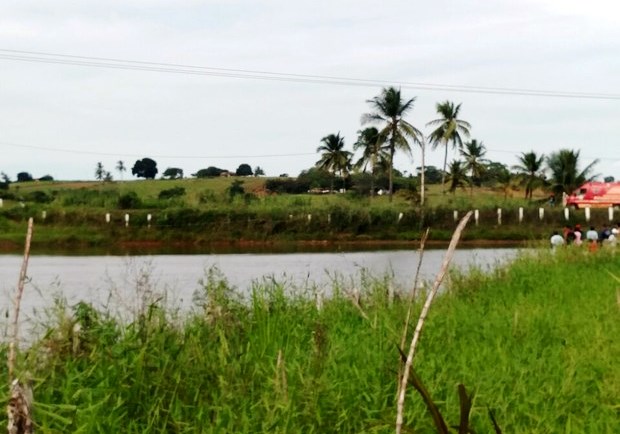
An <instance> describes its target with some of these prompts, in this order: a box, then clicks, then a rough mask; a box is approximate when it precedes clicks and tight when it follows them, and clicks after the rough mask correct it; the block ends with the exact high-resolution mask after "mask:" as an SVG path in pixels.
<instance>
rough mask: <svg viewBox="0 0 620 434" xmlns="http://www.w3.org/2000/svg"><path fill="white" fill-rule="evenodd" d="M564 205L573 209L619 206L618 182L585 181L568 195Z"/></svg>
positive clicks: (619, 187) (619, 192)
mask: <svg viewBox="0 0 620 434" xmlns="http://www.w3.org/2000/svg"><path fill="white" fill-rule="evenodd" d="M566 206H567V207H573V208H575V209H577V208H607V207H610V206H620V182H597V181H591V182H586V183H585V184H583V185H582V186H581V187H579V188H578V189H577V190H575V191H574V192H573V194H571V195H570V196H568V199H567V200H566Z"/></svg>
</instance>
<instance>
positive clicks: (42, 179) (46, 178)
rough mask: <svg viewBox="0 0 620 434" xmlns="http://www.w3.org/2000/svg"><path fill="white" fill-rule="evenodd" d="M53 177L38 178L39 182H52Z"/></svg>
mask: <svg viewBox="0 0 620 434" xmlns="http://www.w3.org/2000/svg"><path fill="white" fill-rule="evenodd" d="M53 180H54V177H53V176H52V175H43V176H42V177H40V178H39V181H53Z"/></svg>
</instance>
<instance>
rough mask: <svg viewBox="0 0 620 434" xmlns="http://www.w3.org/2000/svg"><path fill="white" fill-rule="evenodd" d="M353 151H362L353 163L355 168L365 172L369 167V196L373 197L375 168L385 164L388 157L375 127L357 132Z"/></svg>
mask: <svg viewBox="0 0 620 434" xmlns="http://www.w3.org/2000/svg"><path fill="white" fill-rule="evenodd" d="M353 149H354V150H358V149H361V150H362V156H361V157H360V159H359V160H357V162H356V163H355V166H356V167H357V168H361V169H362V170H363V171H366V167H367V166H368V165H370V196H371V197H372V196H374V195H375V176H376V170H377V166H378V165H380V164H381V162H387V161H388V159H389V155H388V153H387V152H386V149H385V148H384V147H383V146H382V143H381V137H380V136H379V130H378V129H376V128H375V127H368V128H365V129H363V130H360V131H358V132H357V141H356V142H355V143H354V144H353Z"/></svg>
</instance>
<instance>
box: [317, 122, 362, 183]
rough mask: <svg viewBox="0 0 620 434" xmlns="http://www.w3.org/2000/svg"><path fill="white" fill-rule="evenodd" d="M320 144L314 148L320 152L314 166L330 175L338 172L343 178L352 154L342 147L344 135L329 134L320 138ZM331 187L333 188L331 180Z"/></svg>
mask: <svg viewBox="0 0 620 434" xmlns="http://www.w3.org/2000/svg"><path fill="white" fill-rule="evenodd" d="M321 143H323V144H322V145H321V146H319V147H318V148H316V151H317V152H321V153H322V154H321V159H320V160H319V161H317V162H316V166H317V167H318V168H319V169H321V170H325V171H327V172H331V173H332V175H334V176H336V174H340V177H341V178H342V179H343V183H344V178H345V177H346V176H347V174H348V172H349V169H350V168H351V157H352V155H353V154H351V152H349V151H346V150H345V149H344V137H340V133H338V134H329V135H327V136H325V137H323V138H322V139H321ZM331 189H332V190H333V189H334V185H333V180H332V186H331Z"/></svg>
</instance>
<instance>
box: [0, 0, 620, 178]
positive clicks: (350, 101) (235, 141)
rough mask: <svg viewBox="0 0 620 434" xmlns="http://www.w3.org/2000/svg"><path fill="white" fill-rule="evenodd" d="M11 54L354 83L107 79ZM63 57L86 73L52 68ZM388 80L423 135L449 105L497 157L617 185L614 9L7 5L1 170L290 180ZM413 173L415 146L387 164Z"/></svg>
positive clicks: (389, 0)
mask: <svg viewBox="0 0 620 434" xmlns="http://www.w3.org/2000/svg"><path fill="white" fill-rule="evenodd" d="M9 50H18V51H27V52H38V53H55V54H62V55H72V56H85V57H97V58H110V59H124V60H131V61H140V62H154V63H168V64H182V65H190V66H197V67H207V68H222V69H230V70H243V71H263V72H273V73H281V74H299V75H313V76H329V77H343V78H348V79H360V80H363V82H357V83H356V82H355V81H353V80H331V82H330V83H326V82H322V83H314V82H312V80H306V79H304V80H300V81H289V80H282V79H281V78H282V77H284V76H280V79H278V80H266V79H265V78H267V77H270V78H272V77H274V76H268V75H265V74H258V76H259V78H247V77H245V78H238V77H224V76H218V75H210V74H204V72H205V71H208V70H205V69H196V68H194V69H192V71H194V72H200V74H188V73H184V72H180V71H181V70H180V68H179V67H166V68H163V67H161V66H154V65H149V64H131V65H130V66H129V68H127V67H123V68H121V69H119V68H106V67H102V65H101V63H104V62H107V63H108V64H109V63H110V61H101V60H100V61H94V60H92V59H90V60H89V59H81V60H80V59H76V58H69V57H57V56H48V55H44V54H37V55H33V54H27V53H17V52H15V51H9ZM17 58H22V60H17ZM24 58H28V59H29V60H31V61H24ZM72 59H73V60H72ZM32 60H36V61H32ZM41 60H45V62H41ZM69 60H71V61H75V60H79V61H81V62H89V63H91V64H95V65H96V66H76V65H68V64H63V63H59V62H64V63H67V61H69ZM49 61H52V62H53V63H49ZM125 65H128V64H125ZM136 65H142V69H143V70H137V69H136ZM116 66H118V65H116ZM154 68H160V69H162V68H163V69H167V70H169V71H170V70H172V72H158V71H153V69H154ZM183 71H187V68H185V69H183ZM210 71H211V72H213V70H210ZM221 72H222V71H220V73H221ZM232 75H247V74H242V73H240V72H232ZM253 75H255V76H256V75H257V74H253ZM286 77H288V78H291V77H292V76H286ZM315 81H316V80H315ZM318 81H325V80H318ZM334 81H341V82H342V83H334ZM414 83H417V84H423V85H430V84H439V85H449V86H456V88H455V89H454V90H449V91H448V90H432V89H429V88H428V87H429V86H414V85H413V84H414ZM390 84H393V85H396V86H399V85H400V86H401V88H402V93H403V95H404V96H405V97H406V98H412V97H416V102H415V107H414V109H413V110H412V111H411V113H410V116H409V117H408V118H407V120H408V121H409V122H411V123H412V124H414V125H415V126H417V127H418V128H419V129H421V130H422V131H424V132H425V133H428V132H429V131H430V130H429V129H428V128H426V127H425V125H426V123H427V122H429V121H430V120H433V119H436V118H437V117H438V116H437V115H436V112H435V105H436V103H437V102H440V101H445V100H450V101H454V102H455V103H462V108H461V117H462V118H463V119H464V120H467V121H469V122H470V123H471V124H472V127H473V128H472V138H475V139H477V140H479V141H482V142H483V143H484V145H485V146H486V148H487V151H488V152H487V158H489V159H491V160H493V161H500V162H502V163H505V164H508V165H513V164H516V162H517V161H516V156H517V155H518V154H519V153H521V152H528V151H530V150H535V151H536V152H539V153H545V154H549V153H550V152H553V151H557V150H559V149H561V148H569V149H578V150H580V151H581V156H582V158H583V164H584V166H585V164H588V163H590V162H591V161H592V160H593V159H595V158H599V159H600V163H599V164H598V165H597V166H596V172H597V173H600V174H602V175H612V176H615V178H616V179H620V146H619V143H618V134H617V129H618V127H620V121H619V120H618V119H619V118H620V3H617V2H613V1H611V0H610V1H605V0H591V1H588V2H584V1H578V0H516V1H515V0H493V1H490V0H486V1H482V0H479V1H473V0H464V1H456V0H455V1H445V0H436V1H433V2H430V1H428V2H419V1H417V2H416V1H404V0H403V1H393V0H383V1H366V0H355V1H350V0H330V1H323V0H314V1H306V0H294V1H290V0H289V1H285V0H265V1H250V0H246V1H241V0H205V1H198V0H195V1H192V0H174V1H164V0H107V1H105V2H101V1H97V2H94V1H84V0H82V1H79V2H76V1H65V0H56V1H53V2H52V1H45V2H42V1H40V0H37V1H34V0H19V1H12V0H5V1H3V2H2V3H0V151H1V153H2V154H1V155H2V158H0V171H4V172H6V173H7V174H8V175H9V176H10V177H11V178H12V179H13V180H14V179H15V176H16V174H17V172H20V171H27V172H30V173H31V174H32V175H33V176H34V177H41V176H43V175H46V174H50V175H52V176H54V177H55V178H56V179H94V172H95V166H96V164H97V162H99V161H100V162H102V163H103V165H104V167H105V168H106V169H107V170H109V171H111V172H112V174H113V176H114V177H115V178H118V177H119V174H118V173H117V172H116V171H115V169H114V167H115V166H116V162H117V161H118V160H123V161H124V162H125V164H126V166H128V167H129V168H131V166H132V165H133V163H134V162H135V160H136V159H137V158H141V157H151V158H153V159H155V160H156V161H157V163H158V167H159V171H160V174H161V173H162V172H163V171H164V170H165V169H166V168H167V167H180V168H182V169H183V170H184V171H185V174H186V175H189V174H191V173H194V172H195V171H197V170H198V169H200V168H204V167H207V166H218V167H221V168H225V169H231V170H234V169H235V168H236V167H237V166H238V165H239V164H241V163H249V164H250V165H251V166H252V167H255V166H257V165H259V166H261V167H262V168H263V169H264V170H265V171H266V173H267V175H272V176H273V175H278V174H280V173H284V172H286V173H289V174H291V175H297V174H298V173H299V171H300V170H302V169H305V168H308V167H310V166H312V165H313V164H314V163H315V162H316V161H317V160H318V158H319V156H318V155H317V154H316V153H315V151H316V148H317V146H319V144H320V140H321V138H322V137H324V136H326V135H328V134H330V133H337V132H340V133H341V135H343V136H344V137H345V143H346V144H347V146H348V147H349V148H351V147H352V145H353V143H354V142H355V140H356V136H357V131H358V130H360V129H361V128H362V125H361V124H360V117H361V115H362V114H363V113H366V112H368V111H369V109H370V107H369V105H368V103H367V100H369V99H371V98H372V97H374V96H376V95H378V94H379V93H380V92H381V88H382V86H387V85H390ZM467 86H473V87H482V88H509V89H529V90H542V91H549V92H552V93H554V95H555V96H546V97H541V96H532V95H507V94H502V93H488V92H464V91H463V90H464V89H465V88H466V87H467ZM522 93H527V92H522ZM566 93H584V94H598V95H601V97H600V98H584V97H561V96H559V95H560V94H566ZM454 157H455V154H454V152H451V153H450V157H449V159H452V158H454ZM442 163H443V153H442V152H441V151H440V150H437V151H434V152H430V153H429V155H428V158H427V164H434V165H436V166H441V165H442ZM419 164H420V153H419V151H418V150H417V149H414V152H413V156H412V158H411V159H410V158H408V157H406V156H404V155H403V156H400V157H399V158H398V159H397V161H396V167H397V168H398V169H400V170H406V171H408V172H411V171H412V170H413V168H414V167H415V166H419ZM124 177H125V179H128V178H130V175H129V174H125V175H124Z"/></svg>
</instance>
